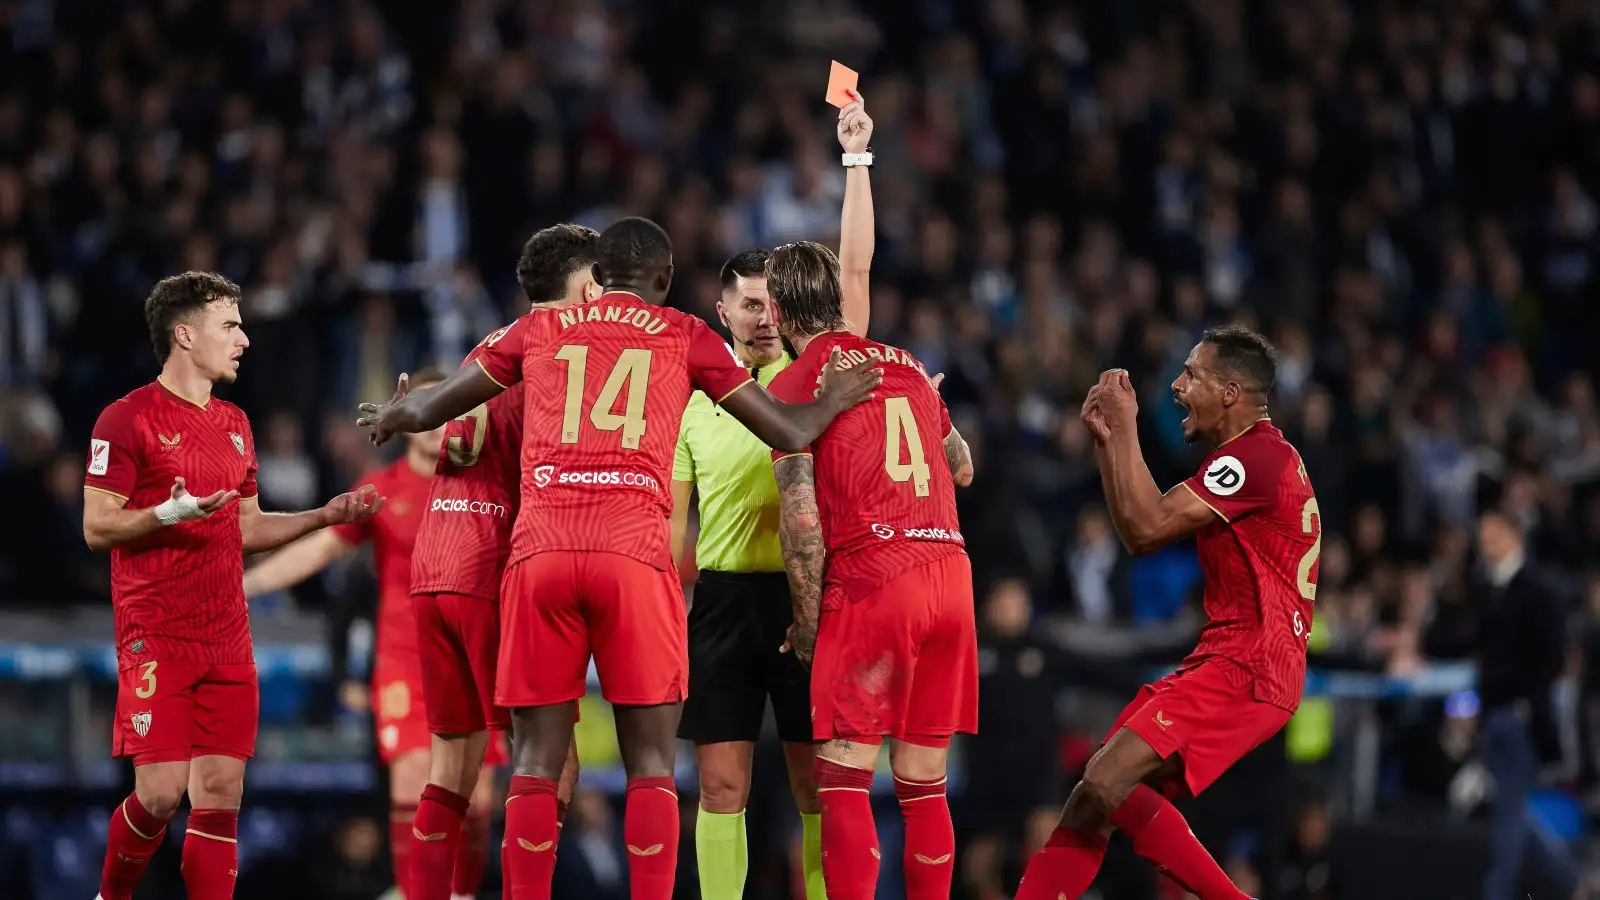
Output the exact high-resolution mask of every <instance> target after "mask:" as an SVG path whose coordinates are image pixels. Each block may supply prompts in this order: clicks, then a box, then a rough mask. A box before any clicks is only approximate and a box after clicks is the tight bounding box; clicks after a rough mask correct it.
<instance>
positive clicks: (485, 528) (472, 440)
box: [411, 326, 522, 601]
mask: <svg viewBox="0 0 1600 900" xmlns="http://www.w3.org/2000/svg"><path fill="white" fill-rule="evenodd" d="M507 327H509V326H507ZM505 330H506V329H504V328H502V329H500V331H497V332H495V333H494V334H491V335H489V336H488V337H486V338H484V339H483V341H482V342H480V343H479V344H478V346H477V347H475V348H473V350H472V352H471V353H469V354H467V359H466V361H465V362H463V363H462V366H471V365H476V364H477V360H478V357H479V356H482V355H483V348H484V347H485V346H486V345H488V343H489V342H490V341H496V340H498V339H499V336H500V335H501V334H502V333H503V332H504V331H505ZM521 448H522V386H521V385H515V386H513V387H512V388H511V389H510V390H508V391H506V392H505V393H503V394H501V395H499V396H498V397H495V398H494V399H492V400H490V401H489V402H488V403H485V404H484V405H482V406H479V407H477V408H475V409H473V410H472V411H471V412H469V413H467V414H466V415H464V416H462V417H460V418H458V419H456V420H455V421H453V422H451V423H450V424H449V425H447V426H446V427H445V439H444V446H443V447H441V448H440V449H439V463H438V467H437V468H436V469H435V470H434V478H433V490H432V491H430V492H429V497H428V505H427V508H426V509H425V510H424V511H423V513H422V527H421V529H420V530H419V531H418V532H417V546H416V555H414V556H413V557H412V558H411V592H412V593H413V594H441V593H450V594H466V595H467V596H470V597H481V598H483V599H485V600H491V601H498V600H499V599H500V574H501V572H503V571H504V570H505V566H506V559H507V557H509V556H510V554H511V523H512V522H513V521H515V519H516V515H517V506H518V503H517V480H518V463H519V459H518V454H519V452H520V450H521Z"/></svg>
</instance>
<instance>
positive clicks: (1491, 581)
mask: <svg viewBox="0 0 1600 900" xmlns="http://www.w3.org/2000/svg"><path fill="white" fill-rule="evenodd" d="M1478 548H1479V551H1480V552H1481V553H1482V559H1483V563H1484V566H1485V568H1486V569H1487V570H1488V572H1487V574H1488V595H1487V597H1486V598H1485V601H1484V603H1483V606H1482V617H1481V619H1480V621H1479V629H1478V648H1477V654H1476V655H1477V658H1478V693H1479V696H1480V699H1481V702H1482V719H1481V722H1482V727H1481V731H1480V736H1479V741H1480V743H1479V753H1480V755H1481V756H1482V758H1483V763H1484V766H1485V767H1487V768H1488V770H1489V774H1490V775H1491V777H1493V779H1494V786H1495V787H1494V798H1493V801H1492V802H1491V804H1490V809H1491V814H1492V817H1493V826H1492V827H1493V832H1492V835H1491V838H1492V842H1491V847H1490V862H1489V871H1488V873H1487V874H1486V875H1485V877H1484V886H1483V887H1484V890H1483V898H1484V900H1513V898H1518V900H1520V898H1522V896H1523V894H1522V893H1521V891H1520V890H1519V887H1520V885H1521V883H1522V878H1521V876H1522V871H1523V864H1524V863H1526V864H1527V865H1529V866H1531V867H1533V869H1534V870H1535V871H1536V872H1537V873H1538V875H1539V877H1540V878H1541V879H1543V880H1546V881H1547V882H1549V883H1553V884H1560V885H1563V886H1564V887H1566V888H1567V889H1568V891H1569V892H1571V893H1570V894H1569V895H1571V896H1577V890H1578V887H1579V877H1578V871H1577V868H1576V867H1575V866H1574V865H1573V862H1572V858H1571V857H1570V856H1569V855H1568V853H1567V848H1566V847H1565V846H1564V845H1563V844H1562V843H1561V842H1560V841H1559V840H1558V839H1557V838H1555V837H1554V836H1552V835H1550V834H1548V833H1546V832H1545V831H1544V830H1543V829H1542V828H1540V827H1539V825H1538V823H1536V822H1535V821H1534V820H1533V818H1532V816H1531V815H1530V813H1529V811H1528V796H1529V794H1530V793H1532V791H1533V789H1534V787H1535V786H1536V785H1537V783H1538V778H1539V769H1540V767H1541V765H1542V763H1543V761H1544V760H1546V759H1550V758H1554V757H1556V756H1558V755H1559V753H1560V745H1559V738H1558V736H1557V732H1556V721H1555V715H1554V712H1553V710H1552V709H1551V688H1552V687H1553V685H1554V684H1555V680H1556V678H1557V676H1559V675H1560V673H1561V668H1562V663H1563V661H1564V660H1565V657H1566V611H1565V610H1564V609H1563V608H1562V604H1561V599H1560V597H1559V596H1558V595H1557V593H1556V591H1555V590H1554V589H1553V588H1552V586H1551V585H1550V584H1549V583H1548V582H1547V581H1546V580H1545V579H1544V578H1542V577H1541V576H1540V574H1539V572H1538V571H1537V570H1536V569H1535V568H1534V567H1533V566H1531V565H1529V564H1528V563H1527V558H1526V556H1525V553H1524V548H1523V541H1522V535H1521V534H1520V533H1519V532H1518V531H1517V528H1516V525H1515V524H1514V523H1513V522H1512V521H1511V520H1510V519H1508V518H1506V516H1505V515H1504V514H1503V513H1500V512H1489V513H1485V514H1484V515H1483V516H1482V517H1481V518H1480V519H1479V520H1478Z"/></svg>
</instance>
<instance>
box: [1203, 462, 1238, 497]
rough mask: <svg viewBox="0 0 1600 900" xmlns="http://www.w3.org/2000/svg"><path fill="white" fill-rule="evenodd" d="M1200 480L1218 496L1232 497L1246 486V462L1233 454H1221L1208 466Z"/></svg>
mask: <svg viewBox="0 0 1600 900" xmlns="http://www.w3.org/2000/svg"><path fill="white" fill-rule="evenodd" d="M1200 481H1201V482H1202V483H1203V484H1205V486H1206V490H1208V491H1210V492H1211V493H1213V494H1216V495H1217V496H1218V497H1231V496H1233V495H1234V494H1237V493H1239V489H1240V488H1242V487H1244V464H1243V463H1241V462H1239V460H1237V459H1235V458H1234V457H1232V456H1219V457H1217V458H1216V459H1214V460H1212V461H1211V464H1210V465H1208V466H1206V471H1205V474H1204V475H1202V476H1201V477H1200Z"/></svg>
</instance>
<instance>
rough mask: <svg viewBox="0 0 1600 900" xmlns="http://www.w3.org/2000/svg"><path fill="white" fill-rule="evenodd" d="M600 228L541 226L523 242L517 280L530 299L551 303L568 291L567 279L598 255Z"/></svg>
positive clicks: (562, 225)
mask: <svg viewBox="0 0 1600 900" xmlns="http://www.w3.org/2000/svg"><path fill="white" fill-rule="evenodd" d="M599 246H600V232H598V231H595V230H594V229H593V228H585V227H583V226H582V225H571V224H561V225H551V226H550V227H549V228H541V229H539V230H538V231H536V232H534V233H533V237H530V238H528V242H527V243H526V244H523V245H522V256H520V257H518V258H517V284H519V285H521V286H522V294H523V296H525V297H527V298H528V302H529V303H551V302H554V301H557V300H561V299H563V298H564V297H566V295H567V279H569V278H571V277H572V275H573V273H575V272H580V271H583V270H585V269H588V268H589V267H590V266H592V265H594V262H595V259H597V258H598V254H597V253H596V251H597V250H598V248H599Z"/></svg>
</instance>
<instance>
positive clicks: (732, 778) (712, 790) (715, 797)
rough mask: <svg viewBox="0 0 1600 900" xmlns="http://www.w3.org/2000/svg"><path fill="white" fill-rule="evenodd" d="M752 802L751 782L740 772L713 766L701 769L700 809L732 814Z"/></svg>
mask: <svg viewBox="0 0 1600 900" xmlns="http://www.w3.org/2000/svg"><path fill="white" fill-rule="evenodd" d="M749 801H750V782H749V781H748V780H746V779H745V778H743V777H742V775H741V773H738V772H727V771H723V770H720V769H717V768H714V767H711V766H702V767H701V769H700V808H701V809H704V810H705V811H706V812H713V813H723V814H731V813H736V812H738V811H740V810H742V809H744V808H745V805H746V804H747V803H749Z"/></svg>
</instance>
